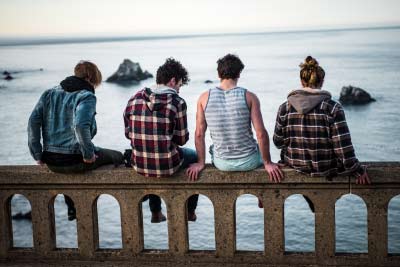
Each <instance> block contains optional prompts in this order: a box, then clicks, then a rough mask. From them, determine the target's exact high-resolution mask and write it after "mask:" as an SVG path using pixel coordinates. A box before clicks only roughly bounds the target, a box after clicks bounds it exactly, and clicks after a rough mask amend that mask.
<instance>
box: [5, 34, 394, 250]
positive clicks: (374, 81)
mask: <svg viewBox="0 0 400 267" xmlns="http://www.w3.org/2000/svg"><path fill="white" fill-rule="evenodd" d="M227 53H235V54H237V55H239V56H240V58H241V59H242V60H243V62H244V64H245V69H244V71H243V72H242V75H241V79H240V81H239V85H241V86H243V87H246V88H248V89H249V90H251V91H253V92H254V93H256V94H257V95H258V97H259V99H260V102H261V109H262V114H263V119H264V123H265V125H266V128H267V130H268V132H269V133H270V135H272V133H273V129H274V123H275V116H276V112H277V109H278V107H279V105H280V104H281V103H282V102H283V101H285V99H286V96H287V94H288V92H289V91H291V90H293V89H297V88H300V83H299V78H298V76H299V67H298V65H299V63H301V62H302V61H303V59H304V58H305V57H306V56H307V55H312V56H313V57H315V58H317V59H318V60H319V62H320V65H321V66H322V67H323V68H324V69H325V71H326V79H325V84H324V89H326V90H329V91H330V92H331V93H332V95H333V97H334V98H335V99H338V97H339V94H340V90H341V88H342V86H345V85H350V84H351V85H354V86H358V87H361V88H364V89H366V90H367V91H368V92H369V93H371V95H372V96H373V97H374V98H376V99H377V102H374V103H371V104H369V105H365V106H357V107H345V112H346V117H347V122H348V125H349V127H350V131H351V134H352V140H353V145H354V147H355V149H356V154H357V156H358V158H359V160H361V161H400V119H399V111H398V103H400V93H399V92H400V91H399V90H400V28H397V29H396V28H395V29H393V28H392V29H371V30H347V31H345V30H337V31H333V30H330V31H315V32H287V33H265V34H247V35H246V34H243V35H236V36H210V37H193V38H182V39H179V38H177V39H158V40H134V41H115V42H112V41H110V42H100V43H79V44H52V45H26V46H0V58H1V61H0V71H1V72H2V71H4V70H9V71H20V72H19V73H16V74H15V75H14V76H15V79H14V80H12V81H4V80H0V129H1V131H0V147H1V149H0V164H1V165H18V164H34V161H33V160H32V158H31V157H30V155H29V151H28V148H27V132H26V127H27V121H28V117H29V115H30V112H31V111H32V109H33V107H34V105H35V104H36V102H37V100H38V98H39V96H40V95H41V93H42V92H43V91H44V90H46V89H48V88H51V87H53V86H55V85H57V84H59V82H60V81H61V80H62V79H64V78H65V77H66V76H69V75H72V73H73V67H74V66H75V64H76V63H77V62H78V61H79V60H82V59H85V60H91V61H93V62H95V63H96V64H97V65H98V67H99V68H100V70H101V71H102V73H103V76H104V80H105V79H106V78H107V77H108V76H110V75H111V74H112V73H113V72H114V71H115V70H116V69H117V68H118V65H119V64H120V63H121V62H122V61H123V59H124V58H129V59H131V60H132V61H134V62H140V64H141V67H142V68H143V69H144V70H148V71H150V72H151V73H153V74H155V71H156V69H157V67H158V66H159V65H161V64H162V63H163V61H164V60H165V58H167V57H170V56H172V57H174V58H176V59H178V60H180V61H181V62H182V63H183V65H184V66H186V67H187V69H188V71H189V74H190V78H191V82H190V84H189V85H188V86H185V87H183V88H182V89H181V93H180V94H181V96H182V97H183V98H184V99H186V101H187V103H188V124H189V130H190V132H191V136H190V140H189V142H188V144H187V146H188V147H191V148H194V141H193V133H194V129H195V112H196V105H195V103H196V101H197V98H198V96H199V95H200V94H201V92H204V91H206V90H207V89H209V88H210V87H211V86H215V85H217V82H218V77H217V72H216V61H217V59H218V58H219V57H221V56H223V55H225V54H227ZM41 68H42V69H43V70H42V71H40V70H39V69H41ZM208 79H209V80H212V81H214V84H211V85H209V84H205V83H204V81H205V80H208ZM154 83H155V81H154V79H148V80H145V81H143V82H141V83H140V84H138V85H134V86H129V87H123V86H118V85H115V84H109V83H103V84H102V85H101V87H100V88H98V89H97V90H96V95H97V117H96V119H97V123H98V129H99V131H98V134H97V136H96V137H95V138H94V143H95V144H96V145H98V146H102V147H106V148H114V149H117V150H121V151H123V150H124V149H126V148H128V147H129V141H128V140H127V139H125V136H124V126H123V120H122V113H123V110H124V108H125V105H126V103H127V101H128V99H129V97H130V96H131V95H132V94H134V93H135V92H136V91H137V90H139V89H140V88H142V87H143V86H151V85H153V84H154ZM210 144H211V140H210V137H209V135H208V136H207V138H206V145H207V146H209V145H210ZM271 155H272V158H273V160H275V161H276V160H278V157H279V151H278V150H277V149H276V148H274V147H273V145H272V146H271ZM209 160H210V157H209V155H207V161H209ZM12 201H13V203H12V204H13V205H12V207H13V208H12V212H13V214H15V213H18V212H19V211H27V210H29V202H28V201H27V200H26V199H25V198H24V197H23V196H20V195H16V196H15V197H14V198H13V200H12ZM284 208H285V247H286V250H288V251H314V250H315V245H314V243H315V240H314V214H313V213H312V212H311V211H310V209H309V208H308V205H307V203H306V202H305V201H304V199H303V198H302V197H301V195H293V196H291V197H289V198H288V199H287V200H286V201H285V205H284ZM55 209H56V232H57V246H58V247H76V246H77V241H76V224H75V222H74V221H73V222H68V221H66V207H65V204H64V202H63V196H59V197H57V198H56V200H55ZM163 210H164V211H166V208H165V205H164V207H163ZM98 211H99V231H100V247H102V248H107V247H109V248H118V247H121V238H120V237H121V233H120V219H119V212H118V211H119V208H118V203H117V202H116V201H115V199H113V197H112V196H108V195H104V196H101V197H100V198H99V201H98ZM166 212H167V211H166ZM213 214H214V212H213V206H212V203H211V202H210V200H209V199H208V198H207V197H206V196H201V197H200V200H199V207H198V210H197V215H198V221H197V222H195V223H192V222H190V223H189V242H190V248H191V249H202V250H203V249H205V250H213V249H215V238H214V235H215V232H214V227H213V220H214V218H213ZM236 215H237V218H236V224H237V247H238V249H240V250H263V246H264V243H263V242H264V241H263V240H264V239H263V234H264V233H263V229H264V228H263V211H262V210H261V209H259V208H258V207H257V199H256V198H255V197H254V196H251V195H244V196H241V197H240V199H238V201H237V206H236ZM366 216H367V213H366V208H365V204H364V203H363V201H362V199H360V198H358V197H357V196H355V195H345V196H343V197H342V198H341V199H340V200H339V201H338V202H337V204H336V235H337V236H336V238H337V242H336V250H337V251H338V252H365V251H367V231H366V229H367V224H366ZM143 219H144V230H145V247H146V248H159V249H166V248H167V247H168V238H167V222H164V223H161V224H150V223H149V222H150V212H149V209H148V203H147V202H144V203H143ZM13 232H14V245H15V246H22V247H29V246H32V236H31V234H30V233H31V232H32V229H31V225H30V222H29V221H26V220H22V221H13ZM389 251H390V252H391V253H394V252H397V253H400V197H399V196H398V197H396V198H394V199H393V200H392V201H391V202H390V205H389Z"/></svg>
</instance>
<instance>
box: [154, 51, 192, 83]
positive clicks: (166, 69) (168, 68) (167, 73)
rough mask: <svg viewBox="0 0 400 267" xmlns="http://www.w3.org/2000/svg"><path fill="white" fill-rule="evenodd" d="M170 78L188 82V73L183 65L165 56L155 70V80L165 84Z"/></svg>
mask: <svg viewBox="0 0 400 267" xmlns="http://www.w3.org/2000/svg"><path fill="white" fill-rule="evenodd" d="M172 78H175V81H176V82H179V81H180V80H182V84H187V83H188V82H189V75H188V72H187V70H186V69H185V67H184V66H183V65H182V64H181V63H180V62H179V61H177V60H175V59H173V58H172V57H171V58H167V59H166V61H165V63H164V64H163V65H161V66H160V67H159V68H158V70H157V75H156V82H157V84H167V83H168V82H169V81H170V80H171V79H172Z"/></svg>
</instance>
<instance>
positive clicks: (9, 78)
mask: <svg viewBox="0 0 400 267" xmlns="http://www.w3.org/2000/svg"><path fill="white" fill-rule="evenodd" d="M12 79H14V77H13V76H11V74H8V75H6V77H4V80H6V81H11V80H12Z"/></svg>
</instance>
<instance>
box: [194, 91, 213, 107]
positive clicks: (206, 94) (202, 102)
mask: <svg viewBox="0 0 400 267" xmlns="http://www.w3.org/2000/svg"><path fill="white" fill-rule="evenodd" d="M210 91H211V89H209V90H207V91H205V92H203V93H201V95H200V97H199V100H198V101H197V103H198V104H200V105H201V106H203V107H205V105H206V104H207V102H208V98H209V96H210Z"/></svg>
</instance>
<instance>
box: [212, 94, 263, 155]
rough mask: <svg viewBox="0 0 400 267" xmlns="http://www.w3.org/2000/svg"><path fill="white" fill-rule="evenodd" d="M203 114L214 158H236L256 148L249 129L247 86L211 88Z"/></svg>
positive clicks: (252, 151) (250, 152) (249, 153)
mask: <svg viewBox="0 0 400 267" xmlns="http://www.w3.org/2000/svg"><path fill="white" fill-rule="evenodd" d="M204 113H205V117H206V122H207V126H208V128H209V129H210V133H211V139H212V141H213V144H214V151H213V153H214V157H217V158H220V159H239V158H244V157H247V156H249V155H251V154H252V153H254V152H255V151H256V150H257V142H256V140H255V139H254V138H253V132H252V130H251V118H250V110H249V107H248V106H247V102H246V89H244V88H241V87H236V88H233V89H230V90H226V91H225V90H222V89H221V88H218V87H216V88H212V89H210V91H209V95H208V102H207V105H206V108H205V111H204Z"/></svg>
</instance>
